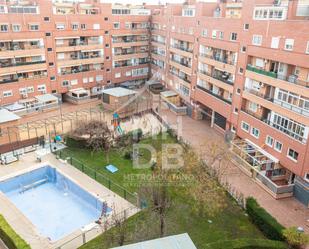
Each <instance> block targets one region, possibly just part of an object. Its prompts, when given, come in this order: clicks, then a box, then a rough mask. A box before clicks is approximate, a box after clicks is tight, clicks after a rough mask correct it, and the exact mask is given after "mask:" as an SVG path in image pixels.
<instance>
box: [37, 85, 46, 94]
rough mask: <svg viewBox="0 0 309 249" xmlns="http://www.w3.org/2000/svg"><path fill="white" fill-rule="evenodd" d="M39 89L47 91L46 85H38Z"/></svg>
mask: <svg viewBox="0 0 309 249" xmlns="http://www.w3.org/2000/svg"><path fill="white" fill-rule="evenodd" d="M38 91H39V92H45V91H46V86H45V85H38Z"/></svg>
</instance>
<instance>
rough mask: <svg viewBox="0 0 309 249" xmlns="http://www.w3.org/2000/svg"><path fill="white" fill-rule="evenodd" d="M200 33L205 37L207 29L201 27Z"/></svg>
mask: <svg viewBox="0 0 309 249" xmlns="http://www.w3.org/2000/svg"><path fill="white" fill-rule="evenodd" d="M201 35H202V36H203V37H207V29H203V30H202V34H201Z"/></svg>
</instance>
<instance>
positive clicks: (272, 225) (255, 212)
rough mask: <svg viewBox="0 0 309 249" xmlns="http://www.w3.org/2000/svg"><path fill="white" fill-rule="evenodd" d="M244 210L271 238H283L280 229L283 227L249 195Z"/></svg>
mask: <svg viewBox="0 0 309 249" xmlns="http://www.w3.org/2000/svg"><path fill="white" fill-rule="evenodd" d="M246 211H247V213H248V215H249V217H250V219H251V220H252V222H253V223H254V224H256V225H257V226H258V228H259V229H260V230H261V231H262V232H263V233H264V234H265V236H266V237H267V238H269V239H272V240H284V237H283V234H282V231H283V229H284V227H283V226H282V225H281V224H280V223H278V221H277V220H276V219H275V218H274V217H272V216H271V215H270V214H269V213H268V212H267V211H266V210H265V209H264V208H262V207H261V206H260V205H259V204H258V203H257V201H256V200H255V199H254V198H252V197H249V198H247V199H246Z"/></svg>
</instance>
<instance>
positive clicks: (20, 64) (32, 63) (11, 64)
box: [0, 60, 46, 68]
mask: <svg viewBox="0 0 309 249" xmlns="http://www.w3.org/2000/svg"><path fill="white" fill-rule="evenodd" d="M41 63H46V61H45V60H44V61H27V62H18V63H10V64H5V63H0V68H4V67H19V66H25V65H34V64H41Z"/></svg>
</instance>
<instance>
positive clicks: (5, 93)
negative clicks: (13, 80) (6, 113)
mask: <svg viewBox="0 0 309 249" xmlns="http://www.w3.org/2000/svg"><path fill="white" fill-rule="evenodd" d="M11 96H13V92H12V91H11V90H9V91H4V92H3V97H4V98H7V97H11Z"/></svg>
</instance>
